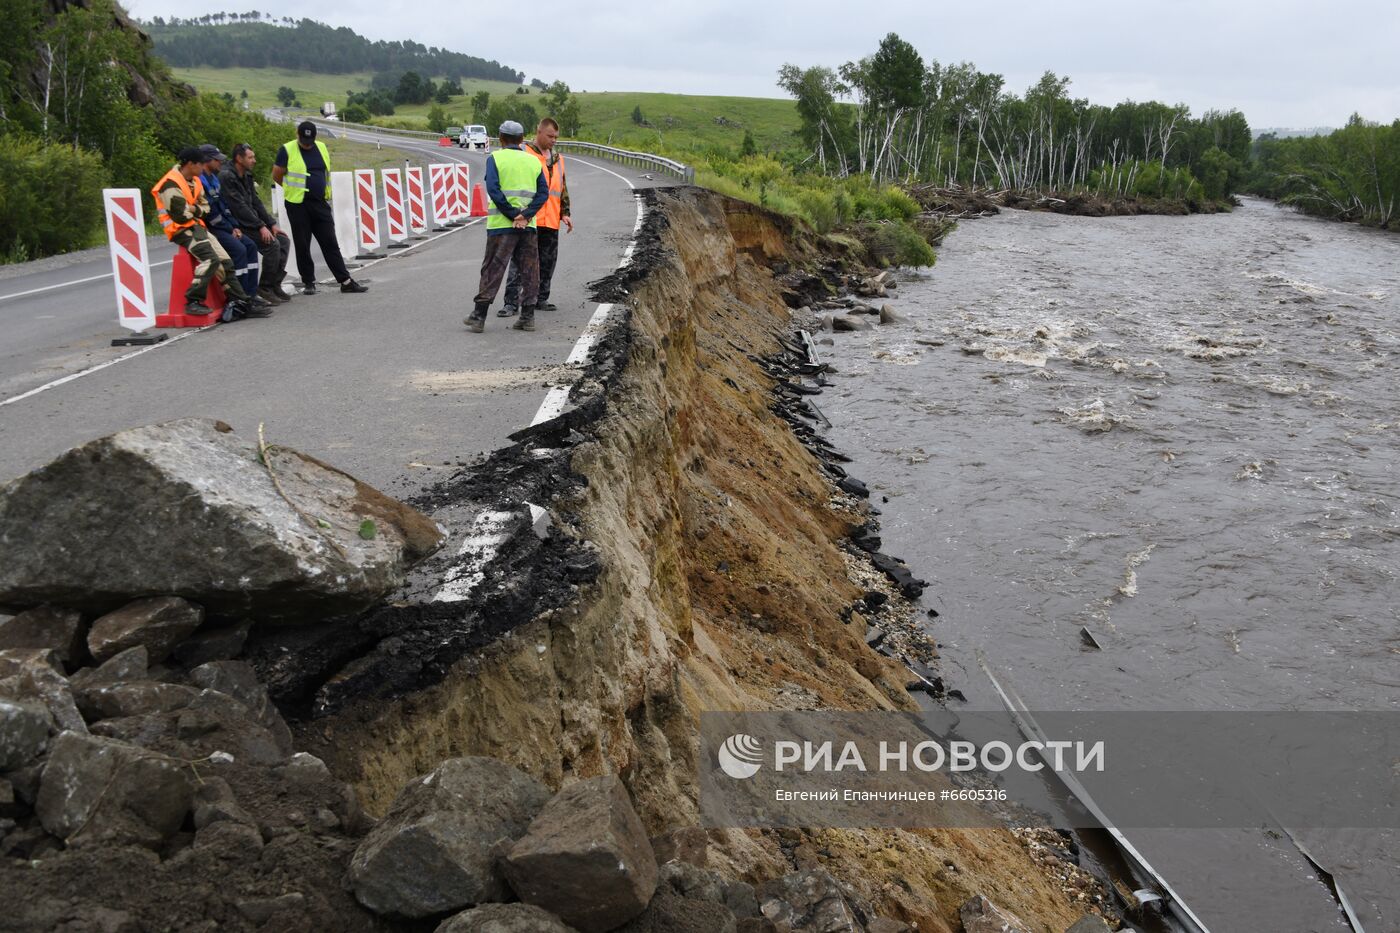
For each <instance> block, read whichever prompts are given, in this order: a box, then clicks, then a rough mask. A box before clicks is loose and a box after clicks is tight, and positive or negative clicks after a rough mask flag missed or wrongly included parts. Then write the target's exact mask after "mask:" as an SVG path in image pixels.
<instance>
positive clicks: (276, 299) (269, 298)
mask: <svg viewBox="0 0 1400 933" xmlns="http://www.w3.org/2000/svg"><path fill="white" fill-rule="evenodd" d="M258 297H259V298H261V299H262V300H263V301H266V302H267V303H268V304H270V305H281V304H286V303H287V299H286V298H283V297H282V296H281V295H279V294H278V293H277V291H276V290H275V289H274V288H272V287H271V286H270V285H264V286H263V287H262V288H259V289H258Z"/></svg>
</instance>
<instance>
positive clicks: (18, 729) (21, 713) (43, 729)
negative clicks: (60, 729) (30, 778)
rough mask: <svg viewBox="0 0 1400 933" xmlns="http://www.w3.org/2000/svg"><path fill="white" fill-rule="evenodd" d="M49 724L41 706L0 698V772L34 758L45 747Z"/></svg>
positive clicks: (47, 740)
mask: <svg viewBox="0 0 1400 933" xmlns="http://www.w3.org/2000/svg"><path fill="white" fill-rule="evenodd" d="M52 725H53V719H52V717H50V716H49V711H48V709H46V708H45V707H44V705H43V704H42V703H32V702H24V701H21V700H6V699H4V698H0V773H3V772H6V771H14V770H16V769H18V768H23V767H24V766H25V765H27V764H29V763H30V762H32V761H33V760H34V759H35V758H38V757H39V755H41V754H42V753H43V751H44V747H45V746H46V745H48V742H49V731H50V728H51V726H52Z"/></svg>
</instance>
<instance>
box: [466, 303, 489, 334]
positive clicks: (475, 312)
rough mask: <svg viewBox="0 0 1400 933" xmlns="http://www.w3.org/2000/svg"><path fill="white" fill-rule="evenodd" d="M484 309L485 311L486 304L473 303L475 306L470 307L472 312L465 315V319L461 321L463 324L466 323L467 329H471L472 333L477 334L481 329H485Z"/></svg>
mask: <svg viewBox="0 0 1400 933" xmlns="http://www.w3.org/2000/svg"><path fill="white" fill-rule="evenodd" d="M486 311H487V306H486V305H475V306H473V307H472V313H471V314H469V315H467V317H466V319H465V320H463V321H462V323H463V324H466V325H467V330H469V331H471V332H472V333H474V334H479V333H481V332H482V331H483V330H485V329H486Z"/></svg>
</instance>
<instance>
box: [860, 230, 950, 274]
mask: <svg viewBox="0 0 1400 933" xmlns="http://www.w3.org/2000/svg"><path fill="white" fill-rule="evenodd" d="M856 232H857V234H858V235H859V236H860V238H861V241H862V242H863V243H864V244H865V247H866V249H868V250H870V254H871V255H872V256H874V257H875V259H876V260H878V261H879V262H881V263H883V264H885V265H887V266H931V265H933V263H934V259H935V258H936V257H935V255H934V252H933V247H932V246H930V245H929V244H928V241H927V240H925V239H924V238H923V236H922V235H921V234H920V233H919V231H917V230H915V229H914V228H913V227H910V226H908V225H906V224H905V223H903V222H902V221H897V220H895V221H886V222H884V223H866V224H861V225H860V227H859V228H858V229H857V231H856Z"/></svg>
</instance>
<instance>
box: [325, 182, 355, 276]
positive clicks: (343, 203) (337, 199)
mask: <svg viewBox="0 0 1400 933" xmlns="http://www.w3.org/2000/svg"><path fill="white" fill-rule="evenodd" d="M357 213H358V211H357V210H356V208H355V173H354V172H331V216H332V217H333V218H334V220H335V242H336V244H337V245H339V246H340V256H341V258H342V259H344V260H345V264H346V265H347V266H351V267H352V268H359V265H360V264H359V263H357V262H355V254H356V253H357V252H359V249H360V227H359V223H358V222H357V220H356V216H355V215H356V214H357ZM352 263H353V266H352Z"/></svg>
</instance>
